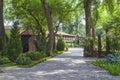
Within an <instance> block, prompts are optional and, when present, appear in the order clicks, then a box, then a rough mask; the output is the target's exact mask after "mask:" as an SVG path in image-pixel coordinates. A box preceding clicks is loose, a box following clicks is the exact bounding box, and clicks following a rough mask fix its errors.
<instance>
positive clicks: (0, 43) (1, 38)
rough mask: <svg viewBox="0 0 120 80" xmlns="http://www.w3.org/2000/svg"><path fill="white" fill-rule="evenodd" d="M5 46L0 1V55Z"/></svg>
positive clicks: (0, 2) (0, 3)
mask: <svg viewBox="0 0 120 80" xmlns="http://www.w3.org/2000/svg"><path fill="white" fill-rule="evenodd" d="M5 45H6V36H5V29H4V21H3V0H0V54H1V53H3V49H4V48H5Z"/></svg>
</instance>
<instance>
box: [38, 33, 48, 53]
mask: <svg viewBox="0 0 120 80" xmlns="http://www.w3.org/2000/svg"><path fill="white" fill-rule="evenodd" d="M46 44H47V40H46V36H43V35H41V36H40V37H39V40H38V41H37V50H38V51H39V52H40V51H45V50H46Z"/></svg>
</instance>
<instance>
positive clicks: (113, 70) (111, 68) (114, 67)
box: [91, 60, 120, 76]
mask: <svg viewBox="0 0 120 80" xmlns="http://www.w3.org/2000/svg"><path fill="white" fill-rule="evenodd" d="M91 63H92V64H93V65H95V66H99V67H101V68H104V69H106V70H107V71H108V72H109V73H110V74H111V75H115V76H120V63H113V64H107V63H105V62H104V60H96V61H93V62H91Z"/></svg>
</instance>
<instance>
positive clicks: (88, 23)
mask: <svg viewBox="0 0 120 80" xmlns="http://www.w3.org/2000/svg"><path fill="white" fill-rule="evenodd" d="M91 2H92V1H91V0H84V10H85V20H86V37H90V36H91V21H90V20H91V10H90V9H91Z"/></svg>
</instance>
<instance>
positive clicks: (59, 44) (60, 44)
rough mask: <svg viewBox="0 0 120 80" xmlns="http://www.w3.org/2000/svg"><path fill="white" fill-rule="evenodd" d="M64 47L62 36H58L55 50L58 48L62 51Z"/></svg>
mask: <svg viewBox="0 0 120 80" xmlns="http://www.w3.org/2000/svg"><path fill="white" fill-rule="evenodd" d="M64 48H65V43H64V41H63V39H62V37H60V38H59V39H58V42H57V50H58V51H63V50H64Z"/></svg>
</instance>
